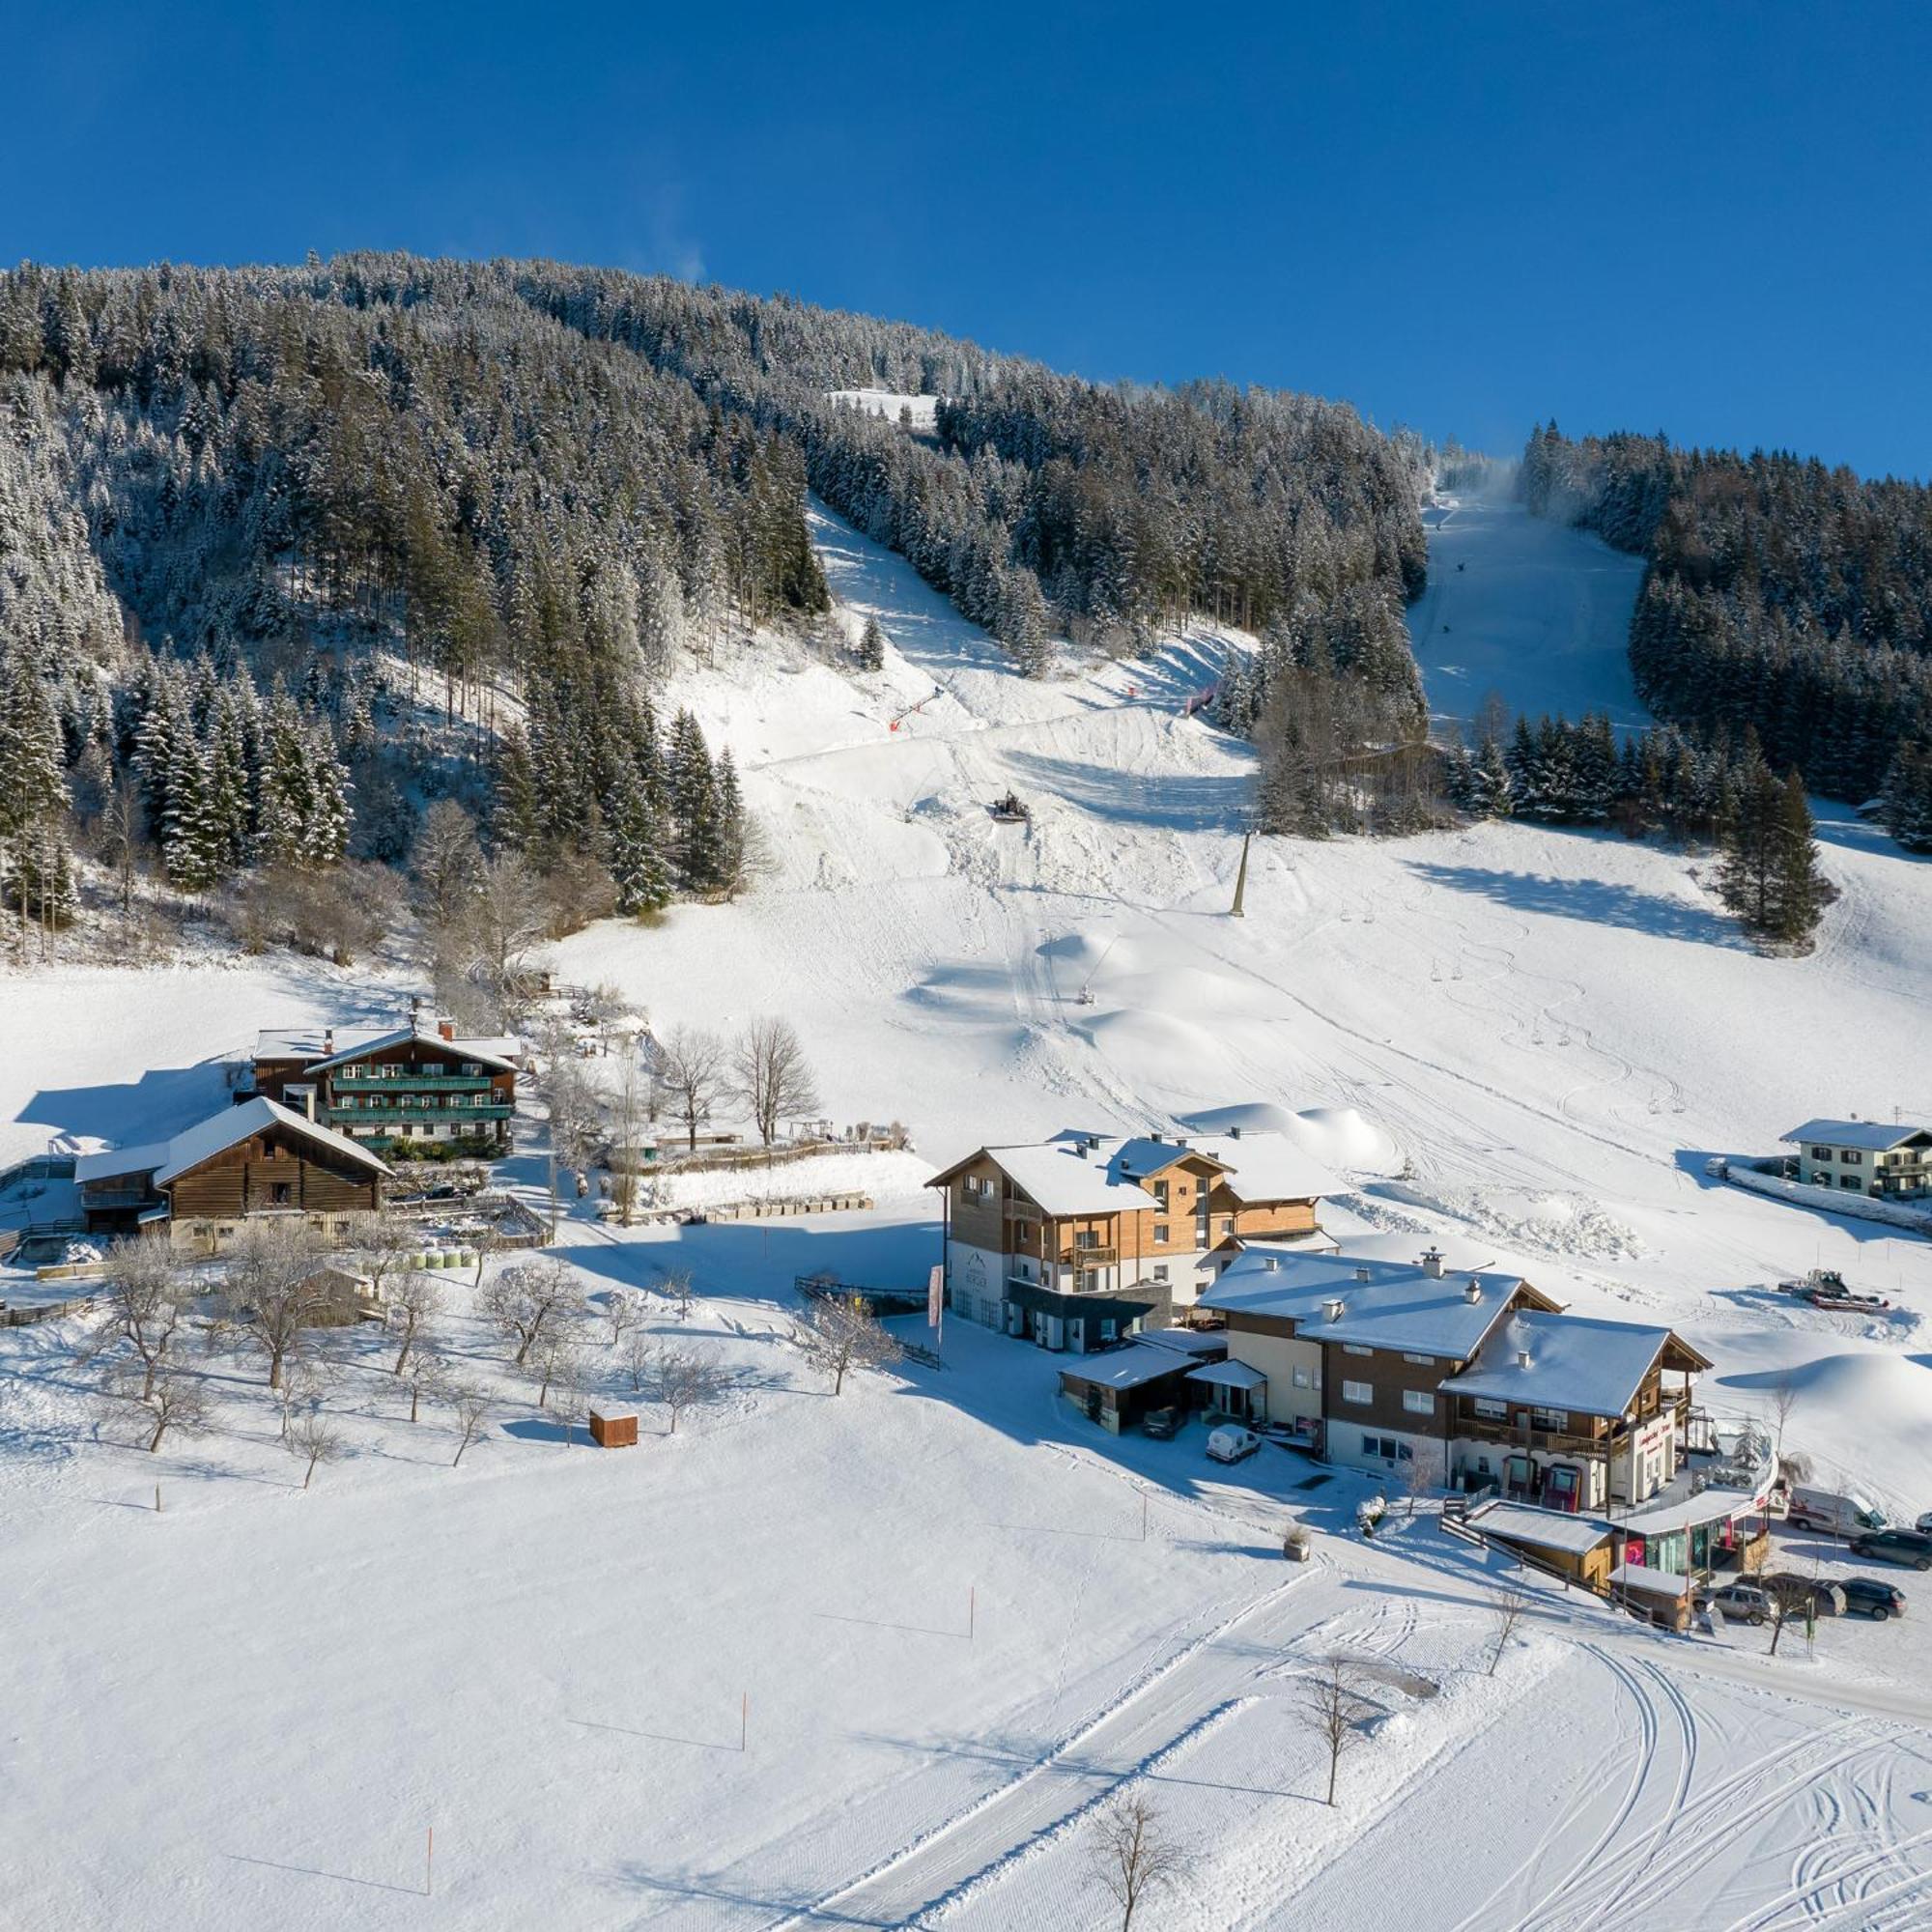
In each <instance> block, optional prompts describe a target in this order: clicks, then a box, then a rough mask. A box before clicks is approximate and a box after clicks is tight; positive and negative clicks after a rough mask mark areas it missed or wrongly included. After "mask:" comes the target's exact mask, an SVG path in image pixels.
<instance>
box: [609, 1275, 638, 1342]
mask: <svg viewBox="0 0 1932 1932" xmlns="http://www.w3.org/2000/svg"><path fill="white" fill-rule="evenodd" d="M643 1319H644V1312H643V1310H642V1309H641V1308H639V1306H638V1299H637V1296H636V1295H634V1294H633V1293H631V1292H630V1291H629V1290H628V1289H623V1288H613V1289H612V1290H611V1293H609V1294H607V1295H606V1296H605V1297H604V1326H605V1327H606V1328H607V1329H608V1330H609V1331H610V1335H611V1348H613V1349H616V1348H621V1347H622V1346H623V1341H624V1337H625V1336H626V1335H628V1334H629V1333H630V1332H631V1330H632V1329H634V1328H635V1327H636V1326H637V1325H638V1323H639V1321H642V1320H643Z"/></svg>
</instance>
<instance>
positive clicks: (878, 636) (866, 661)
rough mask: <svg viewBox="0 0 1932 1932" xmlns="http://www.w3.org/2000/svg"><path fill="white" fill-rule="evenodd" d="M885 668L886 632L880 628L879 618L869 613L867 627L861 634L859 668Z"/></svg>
mask: <svg viewBox="0 0 1932 1932" xmlns="http://www.w3.org/2000/svg"><path fill="white" fill-rule="evenodd" d="M859 668H860V669H861V670H884V669H885V668H886V634H885V632H884V631H882V630H881V629H880V628H879V620H878V618H877V617H876V616H873V615H871V614H869V613H868V614H867V618H866V628H865V629H864V630H863V631H862V632H861V633H860V634H859Z"/></svg>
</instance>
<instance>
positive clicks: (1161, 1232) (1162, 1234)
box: [1153, 1221, 1167, 1241]
mask: <svg viewBox="0 0 1932 1932" xmlns="http://www.w3.org/2000/svg"><path fill="white" fill-rule="evenodd" d="M1153 1237H1154V1239H1155V1240H1156V1241H1164V1240H1166V1239H1167V1223H1166V1222H1165V1221H1156V1222H1155V1223H1154V1224H1153Z"/></svg>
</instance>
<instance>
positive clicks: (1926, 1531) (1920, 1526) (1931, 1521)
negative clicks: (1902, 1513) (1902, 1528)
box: [1912, 1510, 1932, 1536]
mask: <svg viewBox="0 0 1932 1932" xmlns="http://www.w3.org/2000/svg"><path fill="white" fill-rule="evenodd" d="M1912 1526H1913V1528H1914V1529H1916V1530H1917V1531H1918V1533H1919V1535H1920V1536H1932V1510H1927V1511H1926V1512H1925V1514H1924V1515H1923V1516H1921V1517H1920V1518H1919V1519H1918V1521H1917V1522H1915V1523H1914V1524H1913V1525H1912Z"/></svg>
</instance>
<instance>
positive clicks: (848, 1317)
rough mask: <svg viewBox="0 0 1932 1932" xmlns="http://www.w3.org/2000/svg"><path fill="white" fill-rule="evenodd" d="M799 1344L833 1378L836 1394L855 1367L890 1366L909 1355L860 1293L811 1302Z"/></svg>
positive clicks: (810, 1358)
mask: <svg viewBox="0 0 1932 1932" xmlns="http://www.w3.org/2000/svg"><path fill="white" fill-rule="evenodd" d="M798 1345H799V1347H800V1348H801V1349H802V1350H804V1351H805V1357H806V1360H807V1361H809V1362H810V1364H811V1365H812V1367H813V1368H815V1369H817V1370H819V1371H821V1372H822V1373H823V1374H825V1375H828V1376H830V1377H831V1378H832V1393H833V1394H834V1395H839V1394H841V1393H842V1392H843V1391H844V1387H845V1378H846V1375H847V1374H848V1373H849V1372H850V1371H851V1370H853V1369H882V1368H890V1367H891V1366H892V1365H893V1364H894V1363H895V1362H897V1361H902V1360H903V1359H904V1357H905V1350H904V1349H903V1348H902V1347H901V1346H900V1344H899V1341H898V1339H897V1337H896V1336H894V1335H892V1334H889V1333H888V1332H887V1331H886V1329H885V1328H883V1327H882V1326H880V1324H879V1322H878V1321H876V1320H875V1319H874V1317H873V1316H872V1314H871V1312H870V1311H869V1310H868V1309H867V1306H866V1304H865V1303H864V1302H863V1301H861V1300H859V1299H858V1298H857V1296H847V1295H838V1296H836V1297H831V1298H828V1299H825V1300H814V1301H813V1302H811V1303H810V1306H809V1307H808V1308H807V1309H806V1311H805V1321H804V1325H803V1327H802V1328H801V1329H800V1331H799V1334H798Z"/></svg>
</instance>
